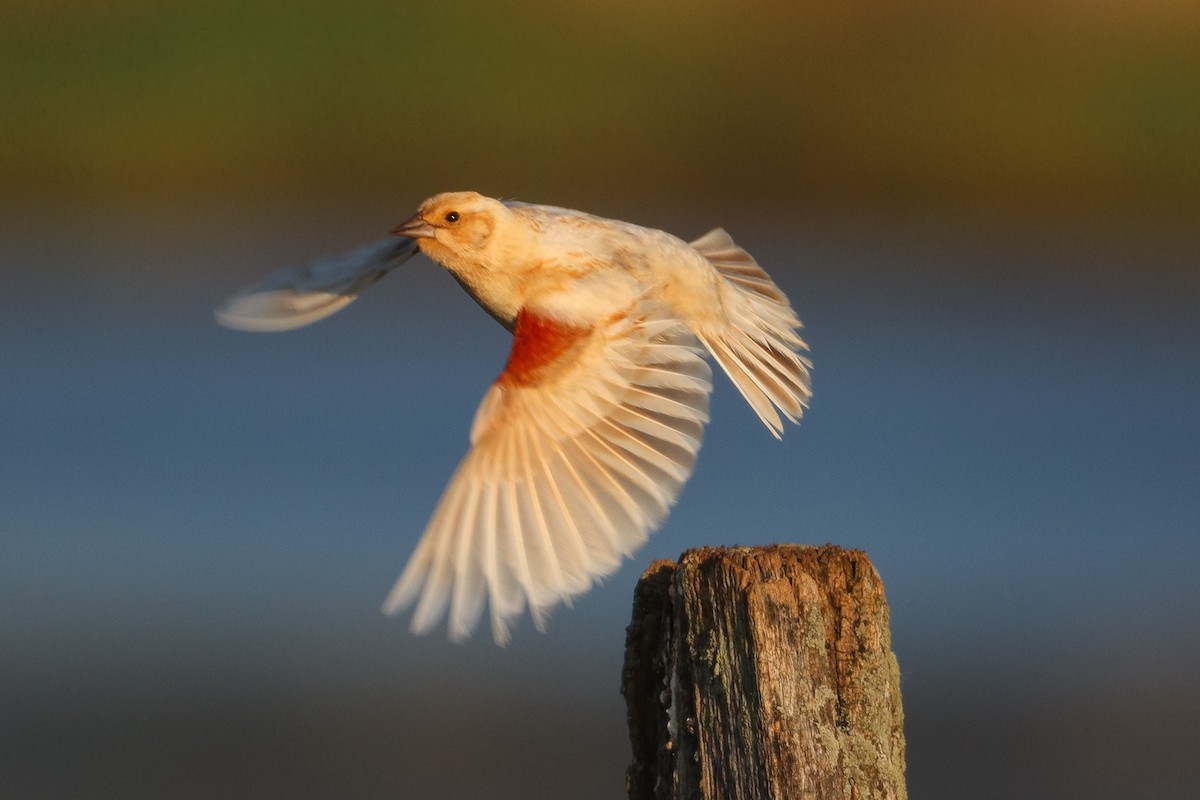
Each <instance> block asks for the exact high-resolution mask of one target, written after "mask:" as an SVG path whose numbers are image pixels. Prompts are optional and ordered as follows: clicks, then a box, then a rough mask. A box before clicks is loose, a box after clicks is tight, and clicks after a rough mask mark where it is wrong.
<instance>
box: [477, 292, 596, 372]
mask: <svg viewBox="0 0 1200 800" xmlns="http://www.w3.org/2000/svg"><path fill="white" fill-rule="evenodd" d="M590 334H591V329H590V328H579V327H576V326H574V325H566V324H563V323H561V322H556V321H555V320H553V319H550V318H548V317H542V316H538V315H537V314H535V313H533V312H531V311H527V310H525V309H521V310H520V311H519V312H517V323H516V326H515V327H514V328H513V346H512V352H510V353H509V354H508V363H507V364H505V366H504V372H502V373H500V377H499V378H498V379H497V380H496V383H498V384H500V385H501V386H532V385H534V384H537V383H541V382H543V381H545V380H546V379H547V378H548V377H550V376H552V375H553V373H554V372H555V370H556V369H558V368H560V367H561V361H560V360H561V359H562V358H563V356H565V355H567V354H569V353H570V352H571V351H572V350H574V349H576V348H578V347H580V346H582V344H583V342H584V340H586V338H587V337H588V336H589V335H590ZM556 365H558V366H557V367H556Z"/></svg>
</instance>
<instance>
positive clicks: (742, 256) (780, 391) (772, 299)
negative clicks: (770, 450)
mask: <svg viewBox="0 0 1200 800" xmlns="http://www.w3.org/2000/svg"><path fill="white" fill-rule="evenodd" d="M691 246H692V247H693V248H695V250H696V251H697V252H699V253H700V254H701V255H702V256H704V257H705V258H707V259H708V261H709V263H710V264H712V265H713V267H715V268H716V270H717V272H719V273H720V274H721V277H722V278H724V281H723V282H722V283H721V287H720V293H721V307H722V308H723V309H724V310H725V316H726V318H727V324H725V325H722V326H710V327H707V328H704V329H701V330H699V331H698V332H697V333H698V335H699V337H700V341H701V342H703V343H704V346H705V347H707V348H708V350H709V352H710V353H712V355H713V358H714V359H715V360H716V362H717V363H718V364H720V365H721V368H722V369H724V370H725V372H726V373H727V374H728V375H729V378H730V380H732V381H733V384H734V385H735V386H736V387H737V388H738V391H739V392H741V393H742V397H744V398H746V402H747V403H749V404H750V407H751V408H753V409H754V412H755V413H756V414H758V417H759V419H761V420H762V422H763V424H764V425H766V426H767V429H768V430H769V431H771V433H772V434H773V435H774V436H775V438H777V439H778V438H779V437H780V434H781V433H782V432H783V422H782V420H780V419H779V413H780V412H782V413H783V415H784V416H785V417H787V418H788V419H789V420H791V421H792V422H797V421H799V419H800V417H801V415H803V413H804V409H805V408H806V407H807V406H808V401H809V399H810V398H811V397H812V379H811V377H810V376H809V370H810V369H811V368H812V362H811V361H809V360H808V358H807V357H806V356H804V355H802V354H801V353H802V351H806V350H808V345H806V344H805V343H804V341H803V340H802V339H801V338H800V334H799V331H800V328H801V327H802V325H801V324H800V318H799V317H797V316H796V312H795V311H793V310H792V306H791V304H790V303H788V299H787V296H786V295H784V293H783V292H782V291H781V290H780V289H779V287H778V286H776V285H775V282H774V281H773V280H771V277H770V276H769V275H767V273H766V272H765V271H763V268H762V267H760V266H759V265H758V263H757V262H755V260H754V257H753V256H751V255H750V254H749V253H747V252H746V251H745V250H743V249H742V248H740V247H738V246H737V245H736V244H735V243H734V241H733V239H731V238H730V237H729V234H728V233H726V232H725V231H724V230H722V229H720V228H716V229H715V230H711V231H709V232H708V233H706V234H704V236H701V237H700V238H699V239H697V240H696V241H694V242H692V243H691Z"/></svg>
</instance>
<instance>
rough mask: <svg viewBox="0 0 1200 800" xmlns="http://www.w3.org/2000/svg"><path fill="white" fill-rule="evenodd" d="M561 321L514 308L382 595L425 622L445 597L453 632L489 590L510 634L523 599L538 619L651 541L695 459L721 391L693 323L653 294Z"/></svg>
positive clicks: (499, 633) (502, 632) (458, 632)
mask: <svg viewBox="0 0 1200 800" xmlns="http://www.w3.org/2000/svg"><path fill="white" fill-rule="evenodd" d="M525 313H526V312H522V314H525ZM524 325H526V326H529V325H530V323H529V322H528V321H526V323H524ZM554 325H555V324H554V323H553V321H548V320H546V319H539V320H537V321H536V328H531V327H523V322H522V317H520V316H519V317H518V320H517V323H516V330H515V334H514V342H513V351H514V352H513V355H511V356H510V358H509V364H510V367H509V368H508V369H506V372H505V373H504V374H502V375H501V377H500V379H499V380H498V381H497V382H496V384H494V385H493V386H492V388H491V389H490V390H489V391H488V394H487V396H486V397H485V398H484V400H483V402H482V404H481V406H480V410H479V412H478V413H477V414H476V418H475V423H474V425H473V426H472V444H473V447H472V449H471V451H470V452H469V453H468V454H467V455H466V457H465V458H464V459H463V462H462V464H461V465H460V466H459V468H458V470H456V472H455V475H454V477H453V478H452V479H451V482H450V485H449V486H448V487H447V489H446V492H445V494H444V495H443V498H442V501H441V502H440V503H439V506H438V509H437V510H436V511H435V512H434V514H433V517H432V519H431V520H430V523H429V527H428V528H427V529H426V531H425V535H424V537H423V538H422V540H421V542H420V543H419V544H418V545H417V549H416V551H415V553H414V555H413V558H412V560H411V561H410V562H409V564H408V566H407V567H406V568H405V570H404V572H403V574H402V575H401V577H400V580H399V581H398V582H397V584H396V586H395V588H394V589H393V590H392V593H391V594H390V595H389V596H388V599H387V601H386V602H385V604H384V609H385V610H386V611H387V612H389V613H392V612H395V611H397V610H398V609H400V608H402V607H404V606H407V605H411V604H412V603H413V602H414V601H416V604H417V605H416V611H415V612H414V614H413V620H412V626H413V629H414V630H416V631H418V632H422V631H425V630H428V629H429V627H431V626H432V625H434V624H436V622H437V619H438V618H439V617H440V616H441V615H442V614H443V613H444V612H445V609H446V606H447V602H448V604H449V607H450V623H449V624H450V633H451V636H452V638H456V639H457V638H461V637H463V636H465V635H467V634H469V632H470V631H471V630H473V628H474V627H475V626H476V624H477V623H478V620H479V616H480V614H481V613H482V607H483V601H484V597H485V596H486V598H487V602H488V605H489V607H490V617H491V625H492V635H493V637H494V638H495V639H496V641H497V642H498V643H501V644H503V643H504V642H506V641H507V640H508V637H509V626H510V622H511V620H512V619H513V618H514V617H516V616H517V615H519V614H521V613H522V612H523V611H524V609H525V607H526V605H528V607H529V609H530V613H531V615H532V617H533V621H534V624H535V625H537V626H538V627H539V628H540V627H542V626H543V624H544V621H545V618H546V612H547V611H548V610H549V609H550V608H551V607H553V606H554V605H556V604H558V603H559V602H564V601H568V602H569V600H570V598H571V597H572V596H575V595H578V594H580V593H581V592H584V591H586V590H587V589H588V588H589V587H590V586H591V585H592V583H593V582H594V581H596V580H599V579H601V578H603V577H605V576H607V575H609V574H611V573H612V572H613V571H614V570H615V569H616V568H617V566H618V565H619V564H620V561H621V559H622V557H623V556H627V555H629V554H630V553H632V552H633V550H634V549H636V548H637V547H638V546H639V545H641V544H642V543H643V542H644V541H645V539H646V536H647V535H648V534H649V532H650V530H652V529H653V528H654V527H655V526H657V525H658V524H659V523H660V522H661V521H662V519H663V518H664V517H665V516H666V514H667V512H668V510H669V509H670V507H671V505H672V504H673V503H674V502H675V499H676V498H677V497H678V494H679V491H680V489H681V488H682V486H683V483H684V481H686V480H687V478H688V476H689V475H690V474H691V471H692V468H693V466H694V464H695V460H696V454H697V452H698V450H699V448H700V443H701V440H702V437H703V430H704V425H705V423H707V421H708V397H709V394H710V392H711V390H712V382H711V370H710V369H709V367H708V365H707V363H705V361H704V360H703V358H702V357H701V353H702V351H701V349H700V348H699V346H698V345H697V342H696V340H695V338H694V337H693V336H692V334H691V333H689V332H688V331H687V330H686V329H685V328H684V326H683V325H682V324H681V323H680V322H678V321H677V320H675V319H674V318H672V316H671V315H670V313H669V312H668V311H667V310H666V309H665V308H664V307H663V306H660V305H658V304H655V303H651V302H650V301H645V300H643V301H639V302H638V303H637V304H635V305H634V306H633V307H632V308H630V309H629V310H628V311H627V312H626V313H624V314H620V315H617V316H616V317H614V318H613V319H611V320H609V321H608V322H606V323H604V324H602V325H599V326H596V327H595V328H592V329H587V330H583V329H578V328H573V329H570V330H567V329H566V328H563V329H562V330H558V329H556V328H555V327H554ZM527 330H536V335H537V336H538V337H539V339H538V342H537V343H536V344H535V345H528V344H527V343H526V342H525V341H523V338H522V337H523V336H524V335H526V334H525V333H524V331H527ZM556 336H558V337H563V338H561V340H559V339H554V337H556ZM548 337H549V338H548ZM526 347H534V348H535V349H527V350H522V348H526Z"/></svg>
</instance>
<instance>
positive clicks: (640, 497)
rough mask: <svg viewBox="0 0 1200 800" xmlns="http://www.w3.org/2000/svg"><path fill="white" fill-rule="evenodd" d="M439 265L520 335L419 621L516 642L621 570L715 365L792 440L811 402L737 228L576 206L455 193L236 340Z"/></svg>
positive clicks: (243, 306)
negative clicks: (690, 233) (671, 227)
mask: <svg viewBox="0 0 1200 800" xmlns="http://www.w3.org/2000/svg"><path fill="white" fill-rule="evenodd" d="M417 253H422V254H424V255H425V256H427V257H428V258H429V259H431V260H432V261H434V262H436V263H437V264H439V265H441V266H442V267H443V268H445V269H446V270H447V271H448V272H449V273H450V274H451V275H452V276H453V277H454V278H455V279H456V280H457V281H458V283H459V284H461V286H462V287H463V288H464V289H465V290H466V291H467V293H468V294H469V295H470V296H471V297H472V298H474V300H475V301H476V302H477V303H478V304H479V305H480V306H481V307H482V308H483V309H484V310H485V311H486V312H487V313H488V314H490V315H491V316H492V317H493V318H494V319H495V320H496V321H497V322H499V323H500V324H501V325H502V326H503V327H504V328H505V329H506V330H508V331H509V332H510V333H511V334H512V346H511V350H510V351H509V354H508V359H507V362H506V363H505V365H504V367H503V369H502V370H501V372H500V374H499V376H498V377H497V378H496V379H495V380H494V381H493V383H492V384H491V386H490V387H489V388H488V389H487V391H486V393H485V395H484V398H483V401H482V403H481V404H480V406H479V408H478V410H477V412H476V414H475V418H474V421H473V423H472V425H471V429H470V443H471V446H470V448H469V450H468V452H467V453H466V455H465V456H464V457H463V459H462V461H461V462H460V464H459V465H458V468H457V469H456V471H455V472H454V474H453V476H452V477H451V478H450V481H449V483H448V484H447V486H446V489H445V490H444V493H443V495H442V497H441V499H440V501H439V502H438V504H437V506H436V509H435V510H434V512H433V514H432V517H431V518H430V521H429V523H428V526H427V528H426V529H425V532H424V534H423V536H422V537H421V539H420V541H419V542H418V544H417V546H416V549H415V551H414V552H413V554H412V556H411V558H410V559H409V561H408V563H407V566H406V567H405V568H404V569H403V571H402V573H401V575H400V577H399V579H398V580H397V582H396V584H395V586H394V587H393V589H392V591H391V592H390V594H389V595H388V596H387V599H386V601H385V602H384V604H383V610H384V611H385V612H386V613H388V614H395V613H397V612H399V611H400V610H402V609H405V608H408V607H411V606H414V605H415V608H414V610H413V613H412V619H411V623H410V628H411V629H412V630H413V631H414V632H415V633H425V632H427V631H429V630H431V629H432V628H434V627H436V626H437V625H438V623H439V622H440V621H441V620H442V618H443V617H447V627H448V634H449V637H450V638H451V639H452V640H455V641H459V640H462V639H465V638H467V637H469V636H470V635H471V634H472V633H473V631H474V630H475V628H476V627H477V625H478V624H479V621H480V619H481V617H482V615H483V610H484V606H485V604H486V606H487V608H488V611H489V617H490V622H491V628H492V635H493V638H494V640H495V642H496V643H497V644H498V645H504V644H506V643H507V642H508V641H509V638H510V636H511V631H510V628H511V625H512V623H513V621H514V619H515V618H517V617H519V616H521V615H522V614H524V612H525V609H526V608H528V609H529V613H530V616H531V617H532V620H533V623H534V625H535V627H536V628H537V629H538V630H545V626H546V621H547V619H548V612H549V611H550V609H552V608H553V607H555V606H556V605H558V604H559V603H566V604H568V605H569V604H570V602H571V600H572V598H574V597H576V596H578V595H580V594H582V593H584V592H586V591H588V590H589V589H590V588H591V587H592V585H593V584H595V583H597V582H599V581H600V580H602V579H603V578H605V577H607V576H609V575H611V574H613V573H614V572H615V571H616V570H617V568H618V567H619V566H620V564H621V562H622V561H623V559H624V558H627V557H629V556H631V555H632V554H633V553H634V551H636V550H637V549H638V548H639V547H641V546H642V545H643V544H644V543H645V542H646V540H647V538H648V536H649V534H650V532H651V531H653V530H654V529H655V528H656V527H658V526H659V525H660V524H661V523H662V521H663V520H664V519H665V517H666V516H667V513H668V511H669V509H670V508H671V507H672V505H674V503H675V501H676V499H677V498H678V495H679V493H680V491H681V489H682V487H683V485H684V482H685V481H686V480H687V479H688V477H689V476H690V475H691V473H692V471H693V468H694V466H695V463H696V458H697V454H698V452H699V449H700V445H701V441H702V438H703V433H704V428H705V425H706V424H707V423H708V421H709V397H710V394H711V392H712V370H711V368H710V367H709V365H708V362H707V360H706V359H705V358H704V356H705V355H708V356H711V357H712V359H713V360H714V361H715V362H716V363H717V364H718V365H719V366H720V367H721V369H722V370H723V371H724V372H725V374H726V375H728V376H729V378H730V380H731V381H732V383H733V385H734V386H735V387H736V388H737V389H738V391H739V392H740V393H741V395H742V397H744V398H745V400H746V402H747V403H748V404H749V405H750V407H751V409H753V411H754V412H755V413H756V414H757V415H758V418H759V419H760V420H761V421H762V423H763V424H764V425H765V426H766V428H767V430H768V431H769V432H770V433H771V434H772V435H773V436H775V437H776V438H780V437H781V434H782V433H783V429H784V422H783V420H784V419H786V420H788V421H790V422H793V423H798V422H799V420H800V418H801V417H802V415H803V413H804V411H805V410H806V409H807V408H808V406H809V402H810V399H811V396H812V383H811V368H812V362H811V361H810V359H809V357H808V352H809V351H808V346H807V344H806V343H805V342H804V340H803V339H802V338H801V337H800V330H801V328H802V327H803V326H802V324H801V322H800V319H799V317H798V316H797V314H796V312H795V311H794V310H793V308H792V306H791V304H790V302H789V300H788V298H787V296H786V295H785V294H784V292H783V291H782V290H781V289H780V288H779V287H778V286H777V285H776V283H775V282H774V281H773V280H772V279H771V278H770V276H768V274H767V273H766V272H765V271H764V270H763V269H762V268H761V267H760V266H759V265H758V263H757V262H756V261H755V260H754V258H753V257H752V256H751V255H750V254H749V253H747V252H746V251H745V250H743V249H742V248H741V247H739V246H738V245H737V244H735V243H734V241H733V239H732V238H731V237H730V236H729V234H728V233H726V232H725V231H724V230H723V229H721V228H716V229H714V230H712V231H710V232H709V233H707V234H705V235H704V236H701V237H700V238H699V239H696V240H694V241H692V242H685V241H684V240H683V239H680V238H677V237H676V236H674V235H672V234H670V233H667V232H665V231H661V230H657V229H654V228H648V227H643V226H640V225H636V224H633V223H629V222H622V221H618V220H612V219H606V218H603V217H599V216H595V215H592V214H588V213H585V212H582V211H575V210H571V209H566V208H559V207H555V206H548V205H536V204H532V203H524V202H518V201H515V200H497V199H493V198H491V197H487V196H484V195H482V194H479V193H477V192H446V193H442V194H438V195H435V196H433V197H431V198H429V199H428V200H425V201H424V202H423V203H421V204H420V206H419V207H418V209H417V212H416V214H415V215H413V216H412V217H411V218H410V219H408V220H407V221H405V222H403V223H401V224H400V225H398V226H397V227H396V228H395V229H394V230H393V231H392V236H391V237H389V238H388V239H385V240H382V241H379V242H376V243H374V244H371V245H368V246H366V247H364V248H362V249H360V250H357V251H355V252H353V253H350V254H349V255H346V256H343V257H341V258H335V259H331V260H327V261H322V262H317V263H316V264H314V265H312V266H309V267H306V268H300V269H288V270H283V271H280V272H278V273H276V274H274V275H272V276H270V277H268V278H267V279H266V280H264V281H262V282H261V283H259V284H258V285H256V286H252V287H250V288H248V289H245V290H243V291H241V292H239V293H237V294H235V295H233V296H231V297H230V298H229V299H228V300H227V301H226V302H225V303H224V304H223V305H221V306H220V307H218V308H217V309H216V311H215V313H216V317H217V320H218V321H219V322H220V323H221V324H223V325H225V326H226V327H230V328H235V329H240V330H250V331H279V330H288V329H291V328H296V327H300V326H302V325H307V324H310V323H312V322H316V321H317V320H319V319H323V318H325V317H327V316H329V315H330V314H333V313H334V312H336V311H338V310H340V309H341V308H344V307H345V306H346V305H347V304H348V303H350V302H351V301H352V300H354V299H355V298H356V297H357V296H358V295H359V294H360V293H361V292H362V291H363V290H364V289H365V288H366V287H368V286H370V285H371V284H373V283H375V282H376V281H378V280H379V279H380V278H382V277H383V276H384V275H386V274H388V273H389V272H390V271H392V270H393V269H395V268H396V267H397V266H399V265H400V264H403V263H404V262H406V261H407V260H409V259H410V258H412V257H413V256H415V255H416V254H417Z"/></svg>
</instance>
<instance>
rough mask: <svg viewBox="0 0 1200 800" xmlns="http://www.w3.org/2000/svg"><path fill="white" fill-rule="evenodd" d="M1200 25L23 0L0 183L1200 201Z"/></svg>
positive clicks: (936, 11) (9, 72)
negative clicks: (43, 4) (42, 1)
mask: <svg viewBox="0 0 1200 800" xmlns="http://www.w3.org/2000/svg"><path fill="white" fill-rule="evenodd" d="M1197 42H1200V5H1197V4H1194V3H1192V4H1189V3H1184V2H1161V1H1160V2H1158V3H1155V4H1154V5H1152V6H1140V5H1138V4H1136V3H1135V2H1134V0H1129V2H1117V0H1112V1H1111V2H1107V3H1105V2H1079V3H1075V4H1056V5H1054V6H1053V8H1051V9H1049V10H1045V9H1042V8H1040V7H1037V4H1033V3H1015V4H1014V3H1010V4H1005V3H1000V2H992V3H982V4H970V6H969V7H968V6H967V4H957V3H950V2H944V1H940V2H939V1H935V2H923V3H912V4H905V5H904V6H903V7H902V8H901V7H896V8H893V7H875V6H874V5H871V4H865V3H848V4H838V5H836V6H835V7H825V5H823V4H816V3H803V4H790V3H757V4H753V5H738V4H724V3H715V2H701V3H690V4H686V5H683V4H680V5H671V4H640V3H632V2H617V3H610V4H607V5H597V6H592V5H588V6H586V7H585V5H584V4H582V3H549V2H534V3H524V4H521V3H515V2H499V3H496V2H491V3H489V2H482V1H481V0H457V2H454V3H419V4H411V5H402V4H396V3H388V2H380V1H379V0H358V2H347V3H341V4H322V3H303V2H302V3H296V2H254V3H245V2H229V1H228V0H218V1H217V2H207V3H203V4H200V3H149V2H109V3H94V2H75V3H67V4H65V5H63V6H61V7H59V8H56V9H51V10H46V9H43V8H39V7H36V6H35V4H31V3H10V4H8V5H7V6H5V7H4V8H2V9H0V145H2V146H0V174H2V175H3V182H2V184H0V195H8V196H9V198H21V197H40V198H43V199H47V200H49V201H51V202H53V201H55V200H56V199H63V198H67V199H71V200H84V201H89V202H105V201H106V200H109V199H113V198H124V199H130V198H134V199H137V198H140V199H145V200H150V201H156V200H157V199H159V198H170V199H171V201H173V202H175V201H177V202H186V201H187V200H188V199H194V198H196V197H202V196H216V197H221V196H227V195H229V194H231V193H236V194H238V195H240V196H244V195H251V196H253V195H264V196H269V195H272V194H274V193H279V192H288V193H294V192H335V193H336V192H344V193H354V192H385V191H387V190H388V189H389V187H390V188H392V189H393V190H396V191H399V190H397V189H396V187H400V186H403V187H406V189H405V191H406V193H408V192H415V193H416V194H424V193H428V192H432V191H435V190H439V189H443V188H451V187H454V188H462V187H474V188H480V189H481V190H484V191H489V192H493V193H499V194H512V193H517V194H520V195H522V196H527V197H534V196H536V197H548V198H549V199H554V200H557V201H560V202H564V203H568V202H570V201H571V200H572V199H573V198H572V193H573V192H574V193H576V194H578V193H583V192H584V191H585V190H584V187H586V192H587V193H597V192H600V193H605V192H622V193H632V194H636V195H638V196H642V197H649V198H653V197H658V196H662V197H668V196H678V195H679V194H680V193H686V194H687V195H688V196H691V197H703V196H706V195H712V196H716V195H721V196H727V197H728V196H731V195H732V196H733V197H735V198H737V197H744V198H747V199H749V198H754V199H759V200H761V199H767V200H785V201H788V202H791V203H796V204H805V203H828V202H836V203H844V204H849V205H851V206H854V205H870V206H872V207H877V208H911V207H920V208H933V209H961V208H967V209H974V210H979V211H983V212H1005V213H1018V214H1053V215H1057V216H1059V217H1064V218H1066V217H1076V216H1081V215H1082V216H1086V215H1101V216H1111V215H1113V214H1134V215H1139V216H1147V215H1150V216H1155V217H1163V218H1178V219H1181V220H1187V219H1190V218H1192V217H1194V214H1195V211H1196V209H1197V207H1198V206H1200V203H1198V202H1197V201H1198V198H1200V46H1197ZM407 187H414V188H412V189H408V188H407ZM571 187H576V188H574V189H572V188H571Z"/></svg>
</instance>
